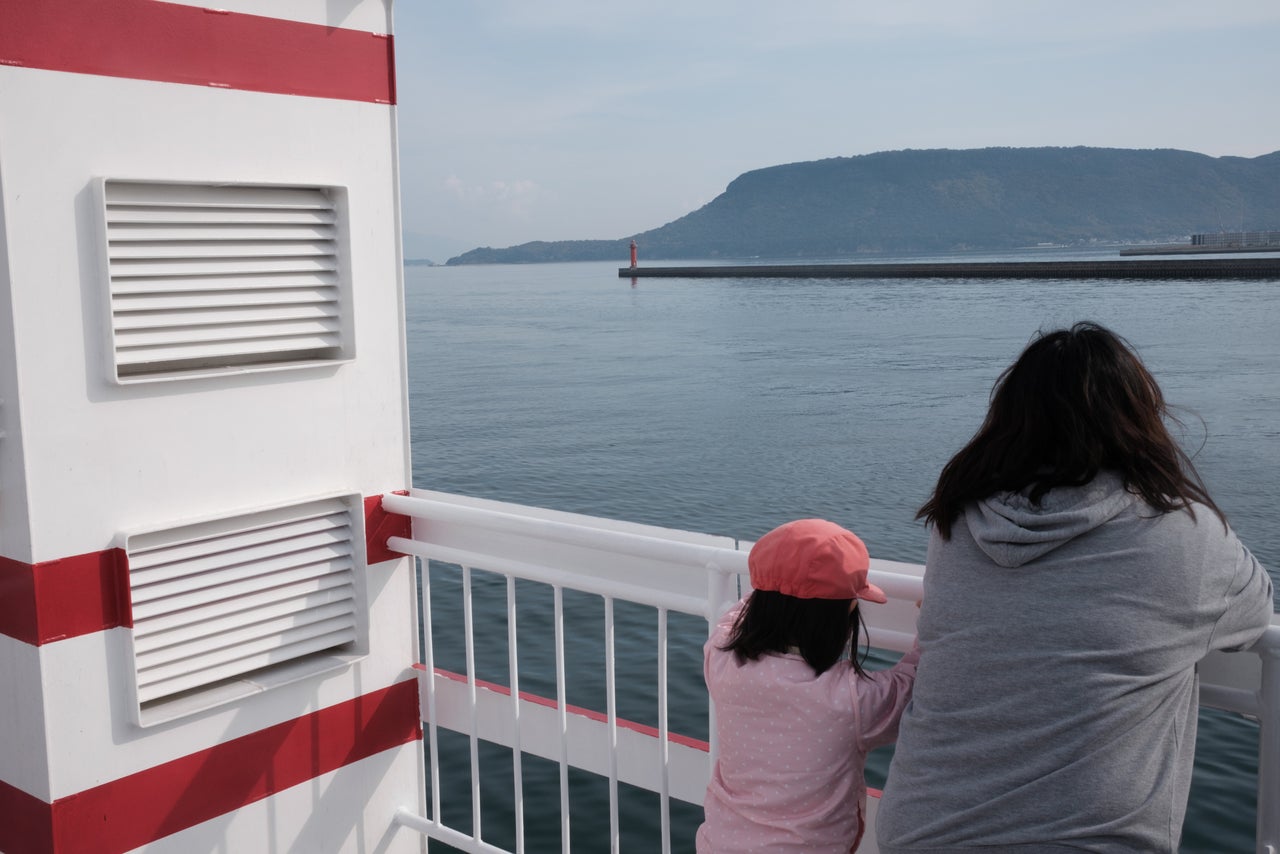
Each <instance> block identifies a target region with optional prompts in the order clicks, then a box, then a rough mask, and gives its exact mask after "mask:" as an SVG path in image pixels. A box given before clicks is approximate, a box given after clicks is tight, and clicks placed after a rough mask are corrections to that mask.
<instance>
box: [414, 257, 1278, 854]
mask: <svg viewBox="0 0 1280 854" xmlns="http://www.w3.org/2000/svg"><path fill="white" fill-rule="evenodd" d="M987 257H995V256H987ZM1001 257H1010V258H1014V257H1019V256H1014V255H1010V256H1001ZM1021 257H1034V258H1038V259H1044V258H1050V257H1079V253H1075V254H1072V253H1066V252H1062V253H1048V252H1038V253H1035V254H1034V255H1024V256H1021ZM975 260H976V259H975ZM618 266H619V265H618V264H594V263H583V264H555V265H529V266H480V267H457V268H442V267H434V268H430V267H409V268H407V270H406V291H407V295H406V296H407V323H408V341H409V344H408V348H409V374H410V403H411V409H412V413H411V417H412V429H413V464H414V484H415V486H419V487H424V488H429V489H437V490H444V491H449V492H458V493H462V494H466V495H475V496H481V497H486V498H496V499H501V500H505V501H514V502H519V503H525V504H533V505H538V506H544V507H553V508H556V509H560V510H569V511H574V512H581V513H589V514H592V515H597V516H608V517H613V518H618V519H626V520H630V521H636V522H645V523H650V524H656V525H662V526H667V527H675V528H683V529H689V530H696V531H703V532H708V533H715V534H724V535H730V536H735V537H740V538H743V539H754V538H755V537H758V536H759V535H760V534H762V533H764V532H765V531H767V530H769V529H770V528H772V527H774V526H775V525H777V524H779V523H781V522H783V521H786V520H788V519H792V518H797V517H802V516H821V517H826V518H829V519H832V520H835V521H837V522H839V523H841V524H843V525H845V526H847V527H849V528H851V529H853V530H854V531H857V532H858V533H859V534H860V535H861V536H862V537H863V539H865V540H866V542H867V543H868V546H869V548H870V549H871V551H872V554H873V555H874V556H877V557H882V558H890V559H894V560H905V561H913V562H921V561H923V558H924V554H925V545H926V536H925V532H924V530H923V528H922V527H921V526H920V525H919V523H917V522H916V521H915V520H914V518H913V517H914V515H915V510H916V508H917V507H919V505H920V504H921V503H922V502H923V501H924V500H925V498H926V497H927V495H928V492H929V489H930V487H931V486H932V483H933V481H934V479H935V478H936V476H937V473H938V471H939V469H940V467H941V466H942V464H943V463H944V462H945V461H946V460H947V459H948V458H949V456H950V455H951V454H952V453H954V451H955V450H957V449H958V448H959V447H960V446H961V445H962V444H963V443H964V441H965V440H966V439H967V438H968V437H969V436H970V435H971V434H972V432H973V431H974V429H975V428H976V427H977V425H978V423H979V421H980V420H981V417H982V414H983V412H984V410H985V406H986V401H987V395H988V393H989V391H990V388H991V384H992V382H993V380H994V379H995V377H996V375H997V374H998V373H999V372H1000V371H1001V370H1002V369H1003V368H1004V367H1005V366H1007V365H1008V364H1009V362H1010V361H1011V360H1012V359H1013V358H1014V357H1015V356H1016V355H1017V353H1018V352H1019V351H1020V350H1021V349H1022V347H1023V346H1025V344H1026V343H1027V341H1028V339H1029V337H1030V336H1031V334H1032V333H1033V332H1034V331H1035V330H1037V329H1040V328H1053V327H1058V326H1062V325H1066V324H1070V323H1072V322H1074V321H1076V320H1083V319H1089V320H1096V321H1099V322H1101V323H1103V324H1105V325H1107V326H1109V327H1111V328H1112V329H1114V330H1116V331H1117V332H1119V333H1120V334H1122V335H1124V336H1125V337H1126V338H1128V339H1129V340H1130V341H1131V342H1132V343H1133V344H1134V345H1135V346H1136V347H1137V348H1138V350H1139V351H1140V353H1141V354H1142V356H1143V358H1144V359H1145V361H1146V362H1147V364H1148V366H1149V367H1150V368H1151V369H1152V371H1153V372H1154V373H1155V375H1156V377H1157V378H1158V379H1159V381H1160V382H1161V384H1162V387H1163V389H1164V391H1165V393H1166V396H1167V398H1168V399H1169V400H1170V401H1172V402H1173V403H1174V404H1176V405H1177V406H1178V414H1179V416H1180V418H1181V420H1182V422H1183V423H1182V427H1181V428H1180V431H1179V435H1180V437H1181V439H1182V441H1183V443H1184V446H1185V447H1186V448H1187V449H1188V450H1189V451H1190V452H1192V453H1193V454H1194V456H1195V461H1196V464H1197V466H1198V467H1199V469H1200V472H1201V474H1202V475H1203V477H1204V479H1205V481H1206V482H1207V484H1208V486H1209V488H1210V491H1211V493H1212V494H1213V495H1214V497H1215V499H1216V500H1217V501H1218V502H1219V504H1220V505H1221V506H1222V507H1223V509H1224V510H1225V511H1226V513H1227V515H1228V517H1229V519H1230V520H1231V523H1232V525H1233V526H1234V527H1235V529H1236V530H1237V531H1238V533H1239V534H1240V536H1241V538H1242V539H1243V540H1244V541H1245V542H1246V543H1247V544H1248V545H1249V546H1250V547H1251V548H1252V549H1253V551H1254V552H1255V553H1256V554H1257V555H1258V557H1259V559H1260V560H1262V561H1263V563H1264V564H1266V565H1267V566H1268V567H1269V568H1271V569H1273V570H1274V569H1276V568H1278V567H1280V526H1277V525H1276V524H1275V519H1276V514H1275V510H1274V506H1275V504H1274V500H1275V499H1274V492H1275V490H1276V487H1277V486H1280V441H1277V440H1278V439H1280V380H1278V379H1277V370H1278V369H1280V334H1277V326H1278V325H1280V283H1274V282H1215V281H1210V282H1191V281H1164V282H1113V281H1018V280H1011V281H959V280H946V279H927V280H926V279H921V280H892V281H876V280H850V281H838V280H830V281H827V280H821V281H819V280H810V281H806V280H787V279H724V280H658V279H640V280H638V281H637V282H635V283H634V284H633V283H631V282H630V281H628V280H626V279H619V278H618V277H617V267H618ZM432 583H433V593H434V594H435V606H434V608H433V613H434V614H435V618H436V620H437V622H438V623H440V622H446V623H447V622H448V621H449V620H451V619H456V615H457V613H458V605H457V595H458V588H457V580H456V574H454V573H450V572H448V571H440V572H437V573H435V574H433V582H432ZM544 594H545V591H539V590H536V589H529V590H528V591H525V590H524V589H523V588H522V593H521V596H522V599H521V611H520V616H519V621H520V622H519V625H520V632H521V638H522V648H521V657H522V668H521V680H522V687H523V688H527V689H529V690H534V691H538V692H546V693H552V694H553V692H554V683H553V682H551V681H549V667H548V664H549V661H550V660H551V659H550V656H551V654H552V653H551V650H550V648H549V645H548V644H543V648H539V647H538V644H537V642H536V638H537V637H538V636H539V634H541V635H543V636H545V635H547V634H548V633H547V632H540V631H539V630H540V628H541V627H544V626H548V625H549V622H548V620H547V613H548V611H549V609H550V605H549V601H550V600H549V596H545V595H544ZM476 595H477V605H476V607H477V609H478V613H480V614H481V615H482V616H481V617H480V625H483V624H484V621H485V620H491V621H493V623H494V626H493V632H492V635H493V637H495V638H497V640H494V641H493V642H491V643H490V642H485V641H482V642H481V645H482V649H481V650H480V651H479V655H480V659H481V663H480V666H479V669H480V676H481V677H482V678H489V679H492V680H494V681H498V682H505V681H506V657H505V647H502V646H501V643H502V642H503V639H504V638H505V618H504V617H503V616H502V614H503V601H504V600H503V597H504V596H505V593H504V592H503V589H502V588H501V585H499V584H498V583H496V582H493V581H492V579H490V580H488V581H486V580H485V579H484V578H481V579H480V581H478V583H477V593H476ZM1153 595H1154V593H1153ZM568 605H569V609H570V614H571V615H573V618H574V619H575V620H576V622H575V627H574V629H573V632H572V634H571V637H570V646H571V649H570V650H569V659H570V684H569V689H570V691H569V700H570V702H577V703H580V704H582V705H587V706H591V707H594V708H601V709H603V708H604V706H603V697H602V694H601V690H602V688H601V682H600V678H599V674H600V673H602V672H603V671H602V665H601V664H600V663H599V661H598V660H596V654H597V652H598V649H599V646H600V640H599V638H600V634H599V628H598V625H599V621H600V619H601V617H600V614H599V607H598V605H597V604H596V603H594V602H592V601H590V600H589V599H587V598H586V597H583V598H582V599H580V600H579V599H572V598H571V599H570V601H569V603H568ZM485 609H489V610H487V611H486V610H485ZM619 620H620V624H619V627H618V644H619V649H620V658H622V659H624V660H623V661H621V662H620V664H619V668H620V670H619V673H620V676H619V678H620V684H621V685H622V686H623V689H622V695H621V696H620V697H619V714H620V715H623V716H626V717H630V718H633V719H638V720H641V721H644V722H649V723H654V722H655V721H654V720H653V718H654V715H655V713H654V712H653V705H654V698H653V694H654V690H653V688H652V686H653V685H654V684H655V682H654V676H653V674H652V672H651V670H652V664H651V663H649V662H647V658H646V655H649V656H651V655H652V653H651V652H649V650H650V649H651V645H652V643H653V640H652V635H653V634H654V632H653V629H652V626H651V625H650V622H651V616H650V614H645V613H641V611H640V610H637V611H636V613H634V614H632V615H628V613H627V612H626V611H625V610H624V611H621V612H620V614H619ZM482 634H483V632H482ZM673 635H674V638H675V639H673V644H675V643H676V640H678V639H680V638H683V639H684V640H685V641H687V643H685V646H686V647H687V648H688V649H687V650H686V651H685V652H684V653H676V652H674V651H673V661H672V679H673V687H672V704H673V708H672V716H673V721H672V726H673V729H677V730H679V731H683V732H686V733H687V734H689V735H693V736H696V737H705V735H706V733H705V720H704V716H705V700H703V699H701V697H700V694H701V690H702V689H701V683H700V658H699V653H700V650H699V649H698V644H699V642H700V641H699V640H698V639H699V638H700V637H704V636H705V625H700V624H697V622H696V621H690V622H689V624H687V625H682V624H679V623H678V621H677V623H676V624H673ZM526 638H533V639H534V640H531V641H530V649H529V650H526V649H525V647H524V640H525V639H526ZM629 644H634V648H635V649H636V650H644V651H645V653H644V654H640V653H637V655H636V656H635V660H634V661H631V660H629V659H628V657H627V653H626V649H627V648H628V645H629ZM437 656H438V658H437V663H438V664H439V665H440V666H444V667H449V668H451V669H456V670H462V669H463V665H462V661H461V651H460V649H457V648H454V647H450V646H449V644H448V643H443V644H442V645H441V646H439V647H438V648H437ZM526 671H527V673H528V675H526ZM681 680H683V681H681ZM629 686H634V687H629ZM1256 735H1257V730H1256V727H1255V726H1254V725H1252V724H1249V723H1247V722H1242V721H1238V720H1235V719H1231V718H1228V717H1227V716H1225V715H1219V714H1214V713H1206V714H1205V715H1204V716H1203V719H1202V723H1201V745H1200V750H1199V753H1198V761H1197V771H1196V780H1195V785H1194V789H1193V795H1192V804H1191V809H1190V812H1189V816H1188V820H1187V825H1186V829H1185V832H1184V847H1183V850H1184V851H1188V852H1192V851H1203V852H1217V853H1218V854H1220V853H1221V852H1232V851H1248V850H1252V835H1253V814H1254V811H1253V775H1254V761H1255V760H1254V753H1255V749H1256V748H1255V746H1254V745H1255V743H1256ZM505 753H507V751H493V752H489V751H486V752H485V753H484V755H483V756H482V767H483V769H484V773H483V774H482V777H485V778H486V799H485V802H484V806H483V810H482V811H483V815H484V832H485V837H486V838H487V839H490V840H491V841H493V842H495V843H497V844H505V845H510V844H512V843H511V842H510V831H509V829H507V828H506V827H505V825H507V824H508V823H509V821H510V817H509V802H510V800H511V795H510V788H509V786H510V782H509V774H510V770H509V765H510V762H509V759H506V758H505V757H504V754H505ZM465 756H466V748H465V741H464V740H463V741H454V740H450V739H448V738H446V740H445V742H444V743H442V758H443V759H444V760H445V761H446V764H447V765H449V766H450V767H460V768H461V769H462V770H461V772H460V774H461V777H460V779H461V781H462V782H461V784H456V783H448V782H446V784H444V785H443V786H442V789H443V791H442V795H443V796H444V800H445V813H446V818H448V819H449V820H450V821H459V822H460V823H461V824H462V826H463V827H469V826H470V819H469V818H467V816H469V815H470V806H469V804H468V803H466V802H467V800H468V794H467V789H466V782H465V781H466V779H467V778H466V773H467V772H466V770H465V765H466V759H465ZM886 762H887V756H885V755H883V754H882V755H878V756H876V757H874V758H873V762H872V776H873V777H876V776H878V775H881V774H883V770H884V768H885V767H886ZM504 763H505V764H504ZM524 774H525V777H526V785H525V798H526V803H525V811H526V829H527V834H528V839H529V841H528V846H529V847H528V850H530V851H544V850H558V846H559V824H558V816H557V815H556V811H557V810H558V789H557V788H556V787H557V785H558V784H557V782H556V776H555V774H556V772H555V769H554V766H551V765H550V764H549V763H539V762H537V761H536V760H528V761H527V762H526V767H525V769H524ZM490 777H491V778H492V779H489V778H490ZM531 777H532V780H531V779H530V778H531ZM504 778H505V779H506V780H507V782H502V781H503V780H504ZM573 782H574V786H575V797H577V796H579V795H581V796H582V798H583V803H584V804H585V806H583V807H582V809H581V811H575V813H574V814H573V816H572V822H573V837H574V847H575V850H585V851H596V850H601V849H602V848H604V849H605V850H607V837H606V836H605V835H604V834H605V832H606V831H607V827H608V817H607V812H606V809H607V806H606V804H607V800H603V799H604V798H606V797H607V794H606V793H605V791H604V790H603V789H602V787H601V785H600V784H599V783H598V782H596V781H593V780H590V779H588V778H586V777H578V776H577V775H575V779H574V781H573ZM626 795H627V797H626V798H625V799H624V803H623V845H624V850H635V851H648V850H656V845H657V843H656V837H654V835H653V825H654V823H655V822H656V818H655V816H656V813H655V812H653V811H652V810H653V808H654V805H653V802H652V798H650V797H649V796H646V795H642V794H637V793H634V792H627V793H626ZM675 813H676V814H675V818H674V821H675V832H676V835H677V837H678V846H677V850H692V841H691V840H692V830H693V828H695V827H696V825H697V823H698V822H699V821H700V818H701V816H700V810H698V809H696V808H686V807H681V806H677V807H676V809H675Z"/></svg>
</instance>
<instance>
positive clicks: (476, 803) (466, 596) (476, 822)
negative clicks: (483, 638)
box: [462, 566, 480, 842]
mask: <svg viewBox="0 0 1280 854" xmlns="http://www.w3.org/2000/svg"><path fill="white" fill-rule="evenodd" d="M462 631H463V639H464V643H465V644H466V654H467V704H468V705H469V706H470V709H471V733H470V735H471V835H472V836H473V837H474V838H475V840H476V841H477V842H479V841H480V737H479V732H480V714H479V710H478V709H477V708H476V706H477V701H476V643H475V635H474V631H473V624H472V620H471V567H469V566H463V567H462Z"/></svg>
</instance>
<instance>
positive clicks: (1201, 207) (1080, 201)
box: [448, 147, 1280, 264]
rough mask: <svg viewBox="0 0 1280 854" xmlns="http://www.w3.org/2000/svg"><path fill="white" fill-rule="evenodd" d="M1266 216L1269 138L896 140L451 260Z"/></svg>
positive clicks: (755, 248)
mask: <svg viewBox="0 0 1280 854" xmlns="http://www.w3.org/2000/svg"><path fill="white" fill-rule="evenodd" d="M1275 229H1280V151H1277V152H1274V153H1272V154H1267V155H1264V156H1261V157H1254V158H1242V157H1209V156H1207V155H1204V154H1196V153H1194V152H1190V151H1175V150H1172V149H1152V150H1130V149H1118V148H1082V147H1080V148H982V149H973V150H964V151H955V150H950V149H937V150H922V151H915V150H906V151H884V152H879V153H876V154H866V155H861V156H858V157H835V158H831V159H828V160H816V161H810V162H806V163H791V164H787V165H784V166H772V167H769V168H767V169H756V170H754V171H751V172H746V173H744V174H742V175H740V176H739V177H738V178H736V179H734V181H733V182H732V183H730V184H729V186H728V187H727V188H726V189H725V191H724V192H723V193H721V194H720V195H719V196H717V197H716V198H715V199H714V200H712V201H711V202H710V203H708V204H707V205H704V206H703V207H701V208H699V209H698V210H696V211H693V212H692V213H689V214H687V215H685V216H683V217H681V218H680V219H677V220H675V221H674V222H670V223H667V224H666V225H664V226H662V227H660V228H655V229H653V230H651V231H646V232H643V233H641V234H636V235H629V236H627V237H624V238H620V239H618V240H570V241H557V242H536V243H526V244H522V245H520V246H513V247H510V248H507V249H489V248H484V249H474V250H472V251H470V252H467V253H465V254H463V255H460V256H458V257H456V258H451V259H449V261H448V263H449V264H468V263H522V262H532V261H594V260H610V259H616V260H618V261H619V262H621V263H625V259H626V258H627V252H628V250H627V246H628V243H629V241H630V240H631V239H632V237H634V239H635V240H636V242H637V243H638V244H639V246H640V256H641V258H642V259H643V260H645V261H650V260H655V259H691V258H750V257H765V258H823V257H843V256H850V255H857V254H862V253H881V252H914V251H934V250H959V249H1006V248H1018V247H1024V246H1034V245H1036V244H1038V243H1060V244H1081V245H1085V244H1092V243H1117V242H1118V243H1148V242H1173V241H1180V240H1185V239H1186V238H1187V237H1188V235H1191V234H1193V233H1201V232H1213V231H1221V230H1228V231H1236V230H1275Z"/></svg>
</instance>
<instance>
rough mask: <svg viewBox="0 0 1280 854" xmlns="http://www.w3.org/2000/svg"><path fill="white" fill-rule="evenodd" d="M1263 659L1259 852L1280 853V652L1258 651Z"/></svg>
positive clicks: (1259, 707)
mask: <svg viewBox="0 0 1280 854" xmlns="http://www.w3.org/2000/svg"><path fill="white" fill-rule="evenodd" d="M1256 651H1257V653H1258V655H1259V657H1260V658H1261V659H1262V681H1261V684H1260V685H1259V686H1258V796H1257V798H1258V802H1257V809H1258V817H1257V827H1256V833H1257V839H1256V843H1255V845H1256V848H1257V850H1258V851H1259V852H1263V854H1276V852H1277V851H1280V721H1277V720H1276V715H1277V714H1280V650H1276V649H1273V648H1271V647H1270V646H1268V647H1265V648H1262V649H1256Z"/></svg>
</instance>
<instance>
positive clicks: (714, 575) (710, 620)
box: [706, 562, 736, 768]
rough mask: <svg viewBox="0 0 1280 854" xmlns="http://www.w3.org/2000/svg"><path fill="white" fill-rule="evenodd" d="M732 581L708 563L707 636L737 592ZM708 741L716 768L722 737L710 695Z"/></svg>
mask: <svg viewBox="0 0 1280 854" xmlns="http://www.w3.org/2000/svg"><path fill="white" fill-rule="evenodd" d="M731 582H736V576H734V575H733V574H731V573H729V572H726V571H724V570H723V569H721V568H720V566H719V564H716V563H714V562H712V563H708V564H707V613H706V617H707V637H711V635H713V634H715V631H716V622H717V621H718V620H719V619H720V609H721V607H722V606H723V605H725V604H727V603H728V602H729V601H731V600H730V593H731V592H735V591H734V587H735V586H736V584H735V585H733V586H731ZM735 598H736V597H735ZM707 742H708V744H709V747H710V750H709V751H708V761H709V762H710V763H711V767H712V768H714V767H715V765H716V759H717V758H718V757H719V756H720V737H719V735H717V734H716V704H715V703H714V702H712V701H711V698H710V697H708V698H707Z"/></svg>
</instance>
